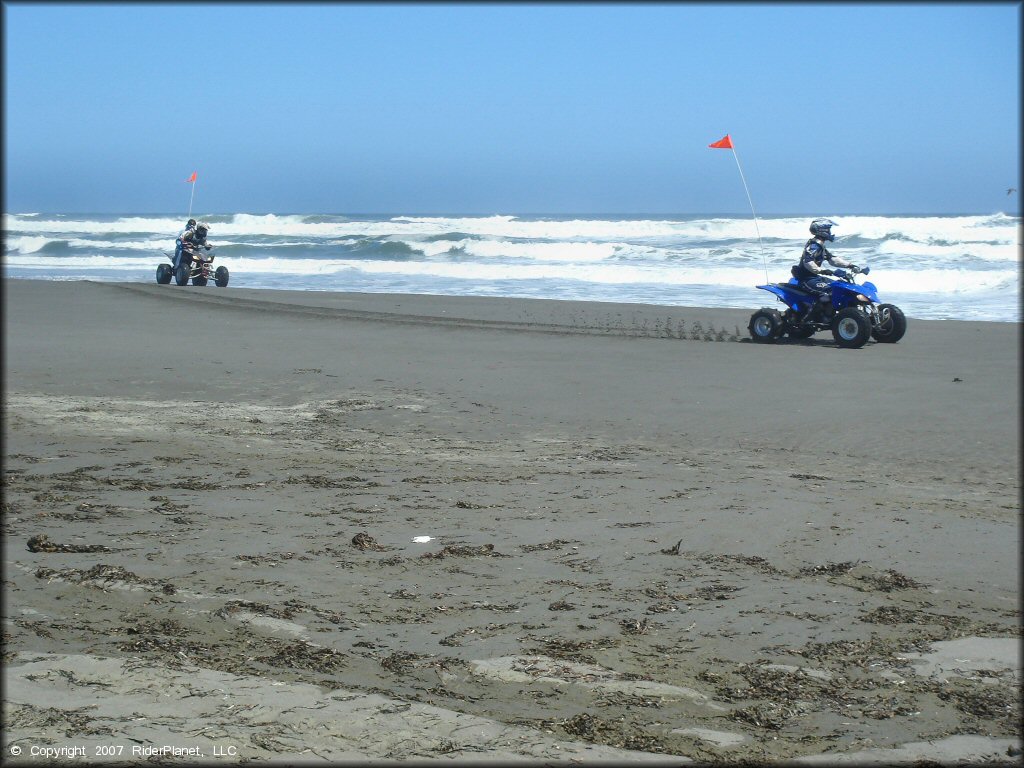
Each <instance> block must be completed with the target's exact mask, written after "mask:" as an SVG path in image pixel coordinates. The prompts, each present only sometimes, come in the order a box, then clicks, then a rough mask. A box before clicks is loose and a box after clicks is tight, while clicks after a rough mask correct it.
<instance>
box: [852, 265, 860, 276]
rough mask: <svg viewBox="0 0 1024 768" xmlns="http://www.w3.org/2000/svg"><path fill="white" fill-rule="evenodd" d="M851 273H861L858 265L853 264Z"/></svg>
mask: <svg viewBox="0 0 1024 768" xmlns="http://www.w3.org/2000/svg"><path fill="white" fill-rule="evenodd" d="M850 271H851V272H853V273H854V274H856V273H857V272H860V267H858V266H857V265H856V264H851V265H850Z"/></svg>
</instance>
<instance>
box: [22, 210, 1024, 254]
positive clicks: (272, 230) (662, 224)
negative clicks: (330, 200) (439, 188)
mask: <svg viewBox="0 0 1024 768" xmlns="http://www.w3.org/2000/svg"><path fill="white" fill-rule="evenodd" d="M184 218H185V217H184V216H173V217H172V216H159V217H144V216H124V217H116V218H110V219H107V220H104V219H92V218H67V217H57V218H53V217H51V216H42V217H41V216H39V215H32V216H30V215H27V214H4V216H3V222H4V223H3V226H4V231H5V232H7V233H14V234H21V235H49V236H51V237H59V236H61V235H64V236H75V235H104V234H105V235H108V236H109V235H117V234H143V235H146V234H150V235H155V236H161V237H170V238H171V239H173V237H174V235H176V234H177V233H178V232H179V231H180V230H181V229H182V228H183V226H184V221H183V219H184ZM198 218H201V219H202V220H204V221H207V222H209V223H210V227H211V228H210V234H211V239H212V238H213V237H216V236H220V237H246V238H253V237H281V238H302V237H306V238H322V239H332V238H333V239H338V238H345V237H390V238H395V239H402V238H411V237H419V238H438V239H443V238H447V239H453V238H454V237H458V238H459V239H465V238H495V239H513V240H538V241H546V240H550V241H561V242H634V243H635V242H640V243H644V244H650V243H649V242H648V241H650V240H652V239H659V238H667V239H668V240H669V241H670V242H672V243H676V244H680V245H687V244H690V243H693V242H708V241H712V242H726V243H728V242H731V241H737V242H751V243H754V242H757V235H758V232H760V235H761V238H762V240H769V241H771V240H777V241H786V242H790V243H802V242H803V241H804V240H805V238H806V237H808V236H809V233H808V232H807V223H808V219H807V218H806V217H767V218H763V219H759V220H758V222H757V224H756V226H755V222H754V221H753V219H752V218H749V217H731V218H706V219H702V218H682V219H601V218H590V219H588V218H572V219H560V218H519V217H515V216H480V217H412V216H396V217H391V218H385V219H359V218H352V219H349V218H345V217H327V216H322V215H320V216H304V215H277V214H247V213H236V214H229V215H218V216H209V217H198ZM832 218H833V219H834V220H836V221H837V223H838V224H837V227H836V230H835V231H836V234H837V238H838V239H837V244H838V243H842V242H843V240H844V239H846V240H848V241H850V240H858V239H860V240H866V241H874V242H882V241H897V240H906V241H910V242H917V243H924V244H928V245H955V244H958V243H988V244H992V245H1007V246H1014V247H1017V248H1019V247H1020V222H1019V218H1016V217H1009V216H1006V215H1005V214H1001V213H1000V214H993V215H989V216H905V217H894V216H849V217H842V216H833V217H832Z"/></svg>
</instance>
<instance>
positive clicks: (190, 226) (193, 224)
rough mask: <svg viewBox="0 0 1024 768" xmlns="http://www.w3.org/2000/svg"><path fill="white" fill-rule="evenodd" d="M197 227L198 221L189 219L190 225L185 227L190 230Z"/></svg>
mask: <svg viewBox="0 0 1024 768" xmlns="http://www.w3.org/2000/svg"><path fill="white" fill-rule="evenodd" d="M195 225H196V220H195V219H189V220H188V224H186V225H185V226H186V227H187V228H188V229H192V227H194V226H195Z"/></svg>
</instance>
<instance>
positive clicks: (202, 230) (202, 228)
mask: <svg viewBox="0 0 1024 768" xmlns="http://www.w3.org/2000/svg"><path fill="white" fill-rule="evenodd" d="M209 231H210V228H209V227H208V226H206V225H205V224H196V234H197V235H206V233H207V232H209Z"/></svg>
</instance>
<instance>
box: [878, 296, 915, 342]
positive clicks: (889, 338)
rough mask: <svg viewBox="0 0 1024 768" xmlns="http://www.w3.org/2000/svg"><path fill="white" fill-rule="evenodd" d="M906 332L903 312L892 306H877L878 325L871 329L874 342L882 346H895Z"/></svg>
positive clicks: (905, 319)
mask: <svg viewBox="0 0 1024 768" xmlns="http://www.w3.org/2000/svg"><path fill="white" fill-rule="evenodd" d="M906 332H907V318H906V317H904V315H903V310H902V309H900V308H899V307H897V306H895V305H894V304H879V305H878V325H876V326H875V327H874V328H872V329H871V336H872V338H874V340H875V341H880V342H882V343H883V344H895V343H896V342H897V341H899V340H900V339H902V338H903V334H905V333H906Z"/></svg>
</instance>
